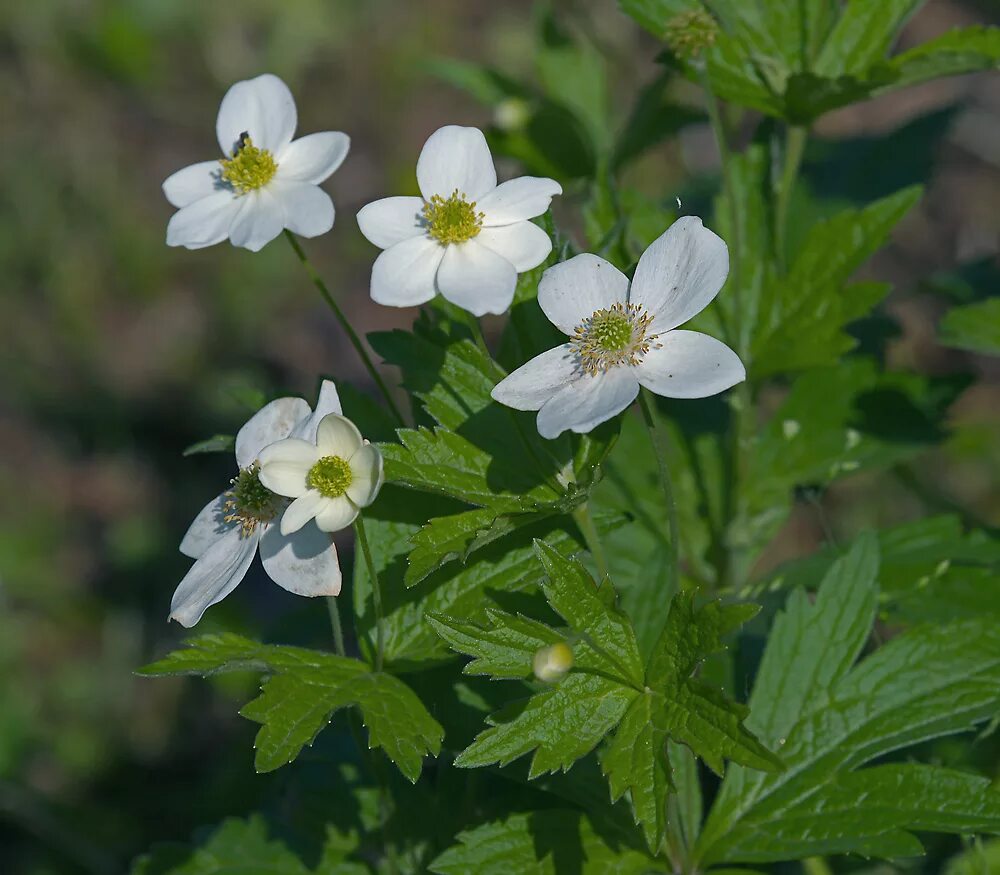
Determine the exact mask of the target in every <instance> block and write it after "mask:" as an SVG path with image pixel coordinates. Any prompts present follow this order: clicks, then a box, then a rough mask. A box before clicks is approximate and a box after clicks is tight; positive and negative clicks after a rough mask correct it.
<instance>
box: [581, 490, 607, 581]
mask: <svg viewBox="0 0 1000 875" xmlns="http://www.w3.org/2000/svg"><path fill="white" fill-rule="evenodd" d="M573 521H574V522H575V523H576V525H577V527H578V528H579V529H580V533H581V534H582V535H583V540H584V541H585V542H586V544H587V549H588V550H589V551H590V555H591V556H593V557H594V564H595V565H597V571H598V573H599V574H600V575H601V580H602V581H603V580H604V579H605V578H606V577H608V576H609V573H608V558H607V555H606V554H605V552H604V545H603V544H601V537H600V535H599V534H598V532H597V526H595V525H594V515H593V514H592V513H591V512H590V505H589V504H588V503H587V502H584V503H583V504H581V505H580V506H579V507H578V508H576V509H575V510H574V511H573Z"/></svg>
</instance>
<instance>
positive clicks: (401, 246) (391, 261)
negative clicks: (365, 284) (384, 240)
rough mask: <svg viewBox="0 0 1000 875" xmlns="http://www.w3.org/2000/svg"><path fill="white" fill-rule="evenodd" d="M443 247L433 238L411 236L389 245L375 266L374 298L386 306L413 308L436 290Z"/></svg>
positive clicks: (372, 286)
mask: <svg viewBox="0 0 1000 875" xmlns="http://www.w3.org/2000/svg"><path fill="white" fill-rule="evenodd" d="M442 258H444V247H443V246H441V245H440V244H438V243H436V242H435V241H434V240H432V239H431V238H430V237H428V236H426V235H421V236H420V237H411V238H410V239H409V240H404V241H403V242H402V243H397V244H396V245H395V246H390V247H389V248H388V249H386V251H385V252H383V253H382V254H381V255H380V256H379V257H378V258H376V259H375V264H373V265H372V284H371V296H372V300H373V301H375V303H377V304H384V305H386V306H387V307H413V306H416V305H417V304H423V303H426V302H427V301H429V300H430V299H431V298H433V297H434V295H435V293H436V289H435V285H434V278H435V276H436V275H437V270H438V265H440V264H441V259H442Z"/></svg>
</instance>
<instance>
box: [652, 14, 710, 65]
mask: <svg viewBox="0 0 1000 875" xmlns="http://www.w3.org/2000/svg"><path fill="white" fill-rule="evenodd" d="M718 32H719V26H718V25H717V24H716V23H715V19H714V18H712V16H711V15H709V14H708V13H707V12H701V11H696V12H681V13H680V14H679V15H675V16H674V17H673V18H671V19H670V21H668V22H667V26H666V28H665V30H664V33H663V39H664V40H665V41H666V43H667V45H668V46H669V47H670V51H672V52H673V53H674V54H675V55H677V57H679V58H682V59H684V60H685V61H691V60H694V59H695V58H697V57H698V56H699V55H700V54H701V53H702V52H703V51H704V50H705V49H707V48H710V47H711V46H712V45H713V44H714V43H715V37H716V35H717V34H718Z"/></svg>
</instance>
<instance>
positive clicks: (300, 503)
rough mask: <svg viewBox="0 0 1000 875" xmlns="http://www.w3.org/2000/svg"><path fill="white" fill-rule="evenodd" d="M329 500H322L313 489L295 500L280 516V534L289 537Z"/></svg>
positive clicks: (312, 517)
mask: <svg viewBox="0 0 1000 875" xmlns="http://www.w3.org/2000/svg"><path fill="white" fill-rule="evenodd" d="M329 500H330V499H328V498H324V497H323V496H322V495H320V494H319V493H318V492H317V491H316V490H315V489H310V490H308V491H306V492H304V493H303V494H302V495H300V496H299V497H298V498H296V499H295V501H293V502H292V503H291V504H290V505H288V507H286V508H285V512H284V513H283V514H282V515H281V534H283V535H291V534H292V533H293V532H297V531H298V530H299V529H301V528H302V527H303V526H304V525H305V524H306V523H307V522H309V520H311V519H314V518H315V516H316V514H317V513H319V512H320V511H321V510H322V509H323V508H324V507H325V506H326V502H328V501H329Z"/></svg>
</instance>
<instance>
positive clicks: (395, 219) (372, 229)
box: [357, 197, 426, 249]
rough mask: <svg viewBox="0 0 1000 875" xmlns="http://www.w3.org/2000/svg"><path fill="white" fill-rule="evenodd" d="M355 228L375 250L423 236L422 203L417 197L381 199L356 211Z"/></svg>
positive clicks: (421, 199)
mask: <svg viewBox="0 0 1000 875" xmlns="http://www.w3.org/2000/svg"><path fill="white" fill-rule="evenodd" d="M357 219H358V227H359V228H360V229H361V233H362V234H364V235H365V237H367V238H368V240H370V241H371V242H372V243H374V244H375V245H376V246H378V247H379V249H388V248H389V247H390V246H395V245H396V244H397V243H401V242H402V241H403V240H409V239H410V238H411V237H416V236H418V235H422V234H423V233H424V227H425V224H426V223H425V222H424V200H423V198H419V197H384V198H382V199H381V200H377V201H372V202H371V203H370V204H366V205H365V206H363V207H362V208H361V209H360V210H359V211H358V216H357Z"/></svg>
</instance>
